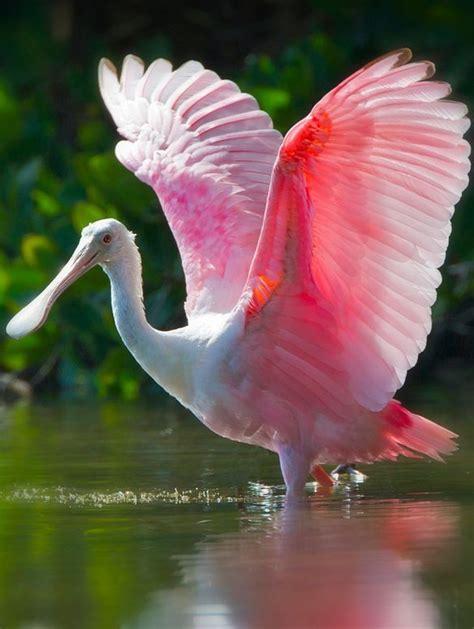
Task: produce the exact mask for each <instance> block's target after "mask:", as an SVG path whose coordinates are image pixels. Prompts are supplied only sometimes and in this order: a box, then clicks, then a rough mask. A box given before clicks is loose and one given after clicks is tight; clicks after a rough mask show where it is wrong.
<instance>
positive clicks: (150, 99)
mask: <svg viewBox="0 0 474 629" xmlns="http://www.w3.org/2000/svg"><path fill="white" fill-rule="evenodd" d="M99 83H100V89H101V93H102V97H103V99H104V102H105V104H106V105H107V107H108V109H109V111H110V113H111V114H112V117H113V119H114V121H115V123H116V124H117V127H118V130H119V132H120V134H121V135H122V136H123V137H124V138H126V141H122V142H119V144H118V145H117V149H116V154H117V157H118V159H119V160H120V161H121V162H122V163H123V164H124V165H125V166H126V167H127V168H128V169H129V170H131V171H133V172H134V173H135V174H136V176H137V177H138V178H139V179H141V180H142V181H144V182H145V183H148V184H149V185H151V186H152V187H153V189H154V190H155V192H156V193H157V194H158V197H159V199H160V202H161V205H162V207H163V210H164V212H165V215H166V217H167V219H168V222H169V224H170V226H171V229H172V231H173V234H174V236H175V238H176V241H177V244H178V247H179V250H180V254H181V258H182V262H183V268H184V272H185V275H186V287H187V292H188V299H187V302H186V312H187V314H188V316H191V315H193V314H199V313H202V312H208V311H211V312H227V311H229V310H231V309H232V307H233V306H234V305H235V304H236V302H237V301H238V299H239V297H240V295H241V293H242V289H243V286H244V284H245V280H246V278H247V276H248V271H249V267H250V263H251V261H252V257H253V255H254V253H255V247H256V244H257V240H258V235H259V233H260V229H261V225H262V219H263V212H264V208H265V201H266V197H267V193H268V187H269V183H270V177H271V172H272V168H273V165H274V162H275V159H276V156H277V154H278V148H279V146H280V144H281V135H280V133H279V132H278V131H276V130H275V129H273V128H272V121H271V119H270V117H269V116H268V115H267V114H266V113H265V112H263V111H260V109H259V108H258V104H257V102H256V100H255V99H254V98H253V97H252V96H249V95H248V94H242V93H241V92H240V90H239V88H238V87H237V85H235V83H232V82H231V81H223V80H221V79H220V78H219V77H218V76H217V74H215V73H214V72H211V71H209V70H205V69H204V68H203V67H202V65H201V64H200V63H197V62H196V61H189V62H187V63H185V64H184V65H182V66H181V67H180V68H178V69H177V70H174V71H172V67H171V64H170V63H169V61H166V60H164V59H158V60H157V61H155V62H153V63H152V64H151V65H150V66H149V68H148V70H147V71H146V72H145V73H144V64H143V61H142V60H141V59H139V58H137V57H134V56H132V55H129V56H127V57H126V58H125V60H124V63H123V67H122V73H121V77H120V81H119V80H118V78H117V72H116V69H115V67H114V66H113V65H112V64H111V63H110V61H108V60H102V61H101V63H100V66H99Z"/></svg>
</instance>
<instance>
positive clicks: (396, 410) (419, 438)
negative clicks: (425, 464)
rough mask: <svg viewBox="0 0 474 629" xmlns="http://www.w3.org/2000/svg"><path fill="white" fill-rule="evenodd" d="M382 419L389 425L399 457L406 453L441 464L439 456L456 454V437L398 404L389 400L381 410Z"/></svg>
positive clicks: (389, 431) (391, 438)
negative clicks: (421, 455) (412, 453)
mask: <svg viewBox="0 0 474 629" xmlns="http://www.w3.org/2000/svg"><path fill="white" fill-rule="evenodd" d="M383 415H384V419H385V420H386V421H387V424H388V433H389V437H390V440H391V441H392V443H393V444H394V445H396V447H397V449H398V451H399V453H400V454H404V455H405V456H407V450H408V451H414V452H417V453H420V454H425V455H426V456H429V457H431V458H432V459H435V460H436V461H441V462H442V461H443V458H442V455H448V454H451V453H452V452H454V451H455V450H457V444H456V443H455V441H454V440H455V439H456V438H457V436H458V435H457V434H456V433H454V432H451V431H450V430H448V429H447V428H443V426H440V425H439V424H435V422H432V421H430V420H429V419H426V417H422V416H421V415H416V414H415V413H411V412H410V411H409V410H408V409H406V408H404V407H403V406H402V405H401V404H400V402H397V401H396V400H392V401H391V402H390V403H389V404H388V405H387V407H386V408H385V410H384V413H383Z"/></svg>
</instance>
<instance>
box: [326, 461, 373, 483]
mask: <svg viewBox="0 0 474 629" xmlns="http://www.w3.org/2000/svg"><path fill="white" fill-rule="evenodd" d="M341 475H342V476H345V475H347V476H348V477H349V481H350V482H351V483H363V482H364V481H365V480H366V479H367V476H366V475H365V474H362V472H359V471H358V470H356V466H355V464H354V463H351V464H350V465H338V466H337V467H336V468H335V469H334V470H333V471H332V472H331V474H330V476H331V478H332V479H333V480H334V482H336V483H337V482H338V481H339V479H340V476H341Z"/></svg>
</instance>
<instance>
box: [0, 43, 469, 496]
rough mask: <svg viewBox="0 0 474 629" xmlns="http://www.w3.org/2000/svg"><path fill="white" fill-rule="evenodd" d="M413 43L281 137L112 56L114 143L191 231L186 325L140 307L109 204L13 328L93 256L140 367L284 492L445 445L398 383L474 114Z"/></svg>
mask: <svg viewBox="0 0 474 629" xmlns="http://www.w3.org/2000/svg"><path fill="white" fill-rule="evenodd" d="M410 58H411V53H410V51H409V50H407V49H403V50H398V51H395V52H392V53H390V54H388V55H386V56H384V57H382V58H380V59H378V60H376V61H374V62H373V63H371V64H369V65H367V66H365V67H364V68H362V69H361V70H359V71H358V72H356V73H355V74H353V75H352V76H350V77H349V78H348V79H346V80H345V81H343V82H342V83H341V84H340V85H338V86H337V87H336V88H335V89H333V90H332V91H331V92H329V94H327V95H326V96H325V97H324V98H323V99H322V100H321V101H320V102H319V103H318V104H316V105H315V106H314V107H313V109H312V110H311V112H310V113H309V114H308V116H306V118H304V119H303V120H301V121H300V122H298V123H297V124H296V125H295V126H294V127H293V128H292V129H291V130H290V131H289V132H288V134H287V135H286V136H285V138H284V139H282V137H281V135H280V133H279V132H278V131H276V130H275V129H273V127H272V121H271V119H270V117H269V116H268V115H267V114H266V113H264V112H263V111H261V110H260V109H259V107H258V104H257V102H256V101H255V99H254V98H252V96H250V95H248V94H243V93H241V92H240V90H239V88H238V87H237V86H236V85H235V83H232V82H231V81H224V80H221V79H220V78H219V77H218V76H217V74H215V73H214V72H211V71H210V70H206V69H204V68H203V66H202V65H201V64H200V63H197V62H195V61H189V62H188V63H185V64H184V65H182V66H181V67H180V68H178V69H177V70H174V71H173V70H172V66H171V64H170V63H169V62H168V61H165V60H164V59H158V60H157V61H155V62H153V63H152V64H151V65H150V67H149V68H148V69H147V70H146V72H144V64H143V62H142V61H141V60H140V59H138V58H137V57H135V56H131V55H129V56H127V57H126V58H125V60H124V63H123V68H122V73H121V76H120V80H119V79H118V77H117V72H116V69H115V67H114V66H113V65H112V63H110V61H108V60H103V61H101V63H100V67H99V81H100V89H101V93H102V96H103V99H104V101H105V104H106V105H107V107H108V109H109V111H110V113H111V114H112V117H113V119H114V121H115V123H116V125H117V127H118V130H119V132H120V134H121V135H122V136H123V137H124V138H125V140H124V141H121V142H119V144H118V145H117V149H116V154H117V157H118V159H119V160H120V161H121V162H122V164H124V165H125V166H126V167H127V168H128V169H130V170H131V171H133V172H134V173H135V175H136V176H137V177H138V178H139V179H140V180H141V181H144V182H145V183H147V184H149V185H150V186H152V187H153V189H154V190H155V191H156V193H157V195H158V197H159V199H160V202H161V205H162V207H163V210H164V212H165V215H166V217H167V219H168V221H169V223H170V226H171V229H172V230H173V233H174V236H175V238H176V241H177V244H178V247H179V251H180V254H181V259H182V262H183V267H184V271H185V275H186V288H187V295H188V296H187V301H186V306H185V307H186V314H187V317H188V325H186V326H185V327H183V328H180V329H178V330H172V331H167V332H162V331H158V330H155V329H154V328H153V327H152V326H151V325H150V324H149V323H148V322H147V319H146V316H145V312H144V307H143V290H142V279H141V259H140V254H139V252H138V248H137V246H136V244H135V237H134V235H133V234H132V233H130V232H129V231H128V230H127V229H126V227H124V225H122V224H121V223H119V222H118V221H116V220H113V219H105V220H101V221H97V222H95V223H93V224H91V225H89V226H87V227H86V228H85V229H84V230H83V232H82V235H81V239H80V242H79V245H78V247H77V249H76V250H75V252H74V253H73V255H72V257H71V259H70V261H69V262H68V263H67V265H66V266H65V267H64V268H63V269H62V270H61V271H60V273H59V274H58V276H57V277H56V278H55V279H54V280H53V281H52V282H51V284H50V285H49V286H48V287H47V288H46V289H45V290H44V291H43V292H42V293H41V294H40V295H39V296H38V297H37V298H36V299H35V300H34V301H33V302H32V303H30V304H29V305H28V306H27V307H26V308H24V309H23V310H22V311H20V312H19V313H18V314H17V315H16V316H15V317H14V318H13V319H12V320H11V322H10V323H9V325H8V328H7V331H8V333H9V334H10V335H11V336H13V337H17V338H18V337H21V336H23V335H25V334H27V333H28V332H31V331H33V330H35V329H37V328H38V327H39V326H41V325H42V324H43V323H44V321H45V320H46V317H47V315H48V313H49V310H50V308H51V306H52V304H53V302H54V301H55V300H56V298H57V297H58V296H59V295H60V294H61V293H62V291H63V290H64V289H65V288H66V287H67V286H69V285H70V284H71V283H72V282H73V281H74V280H75V279H77V278H78V277H79V276H81V275H83V274H84V273H85V272H86V271H87V270H88V269H90V268H92V267H93V266H95V265H97V264H99V265H100V266H101V267H102V268H103V269H104V271H105V272H106V273H107V275H108V276H109V278H110V282H111V291H112V309H113V314H114V318H115V323H116V325H117V329H118V331H119V333H120V336H121V337H122V339H123V341H124V343H125V345H126V346H127V347H128V349H129V350H130V352H131V353H132V354H133V356H134V357H135V359H136V360H137V361H138V362H139V363H140V365H141V366H142V367H143V369H145V371H147V372H148V373H149V374H150V376H151V377H152V378H154V380H156V382H158V383H159V384H160V385H161V386H162V387H164V388H165V389H166V390H167V391H168V392H169V393H170V394H171V395H173V396H175V397H176V398H177V399H178V400H179V401H180V402H181V403H182V404H183V405H184V406H185V407H187V408H188V409H190V410H191V411H192V412H193V413H194V414H195V415H196V416H197V417H198V418H199V419H200V420H201V422H202V423H203V424H205V425H206V426H207V427H208V428H210V429H211V430H213V431H214V432H216V433H218V434H219V435H222V436H223V437H227V438H229V439H234V440H236V441H242V442H246V443H250V444H255V445H259V446H262V447H264V448H267V449H269V450H271V451H273V452H276V453H277V454H278V456H279V459H280V465H281V470H282V474H283V478H284V481H285V484H286V487H287V493H288V494H299V493H301V492H302V490H303V488H304V485H305V482H306V480H307V477H308V475H309V474H310V473H311V472H312V473H313V475H314V476H316V477H317V478H319V479H320V480H323V481H328V482H330V477H329V475H327V474H326V473H325V472H324V471H323V468H321V467H320V465H321V464H323V463H331V464H334V463H355V462H372V461H378V460H382V459H396V458H397V457H398V455H400V454H403V455H406V456H416V454H417V453H418V454H423V455H427V456H430V457H432V458H434V459H437V460H441V455H445V454H448V453H450V452H452V451H453V450H454V449H455V444H454V442H453V438H454V437H456V435H455V434H454V433H452V432H450V431H449V430H446V429H445V428H443V427H441V426H439V425H437V424H435V423H433V422H431V421H429V420H428V419H425V418H424V417H421V416H419V415H416V414H414V413H411V412H410V411H408V410H407V409H405V408H403V406H401V405H400V403H399V402H397V401H395V400H393V399H392V398H393V395H394V393H395V392H396V391H397V389H399V388H400V387H401V386H402V384H403V382H404V380H405V376H406V373H407V371H408V369H410V367H412V366H413V365H414V364H415V363H416V361H417V357H418V354H419V353H420V352H421V351H422V350H423V349H424V347H425V344H426V338H427V335H428V333H429V331H430V327H431V306H432V304H433V303H434V301H435V298H436V288H437V286H438V285H439V283H440V281H441V276H440V273H439V272H438V270H437V269H438V267H439V266H440V265H441V264H442V263H443V260H444V258H445V252H446V247H447V244H448V237H449V233H450V229H451V227H450V219H451V216H452V214H453V206H454V205H455V204H456V203H457V202H458V200H459V198H460V196H461V192H462V191H463V190H464V188H465V187H466V185H467V182H468V178H467V174H468V171H469V160H468V155H469V145H468V143H467V142H466V141H465V140H463V139H462V138H463V134H464V133H465V132H466V130H467V128H468V126H469V121H468V119H467V118H466V113H467V109H466V107H465V106H464V105H463V104H460V103H457V102H452V101H449V100H444V97H445V96H447V95H448V94H449V93H450V86H449V85H448V84H447V83H442V82H438V81H429V80H428V79H430V78H431V76H432V75H433V73H434V66H433V64H432V63H430V62H428V61H421V62H417V63H409V61H410Z"/></svg>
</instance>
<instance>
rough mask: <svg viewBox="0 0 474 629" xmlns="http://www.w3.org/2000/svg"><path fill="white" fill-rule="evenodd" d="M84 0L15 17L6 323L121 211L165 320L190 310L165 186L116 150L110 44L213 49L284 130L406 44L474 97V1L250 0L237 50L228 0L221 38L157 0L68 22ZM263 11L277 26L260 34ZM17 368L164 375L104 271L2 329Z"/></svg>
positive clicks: (2, 277)
mask: <svg viewBox="0 0 474 629" xmlns="http://www.w3.org/2000/svg"><path fill="white" fill-rule="evenodd" d="M69 4H70V3H68V2H65V3H54V2H51V3H49V2H46V3H37V4H34V3H27V2H19V3H18V5H17V6H16V9H13V8H11V9H9V10H8V11H6V13H5V15H4V16H3V19H2V23H1V24H0V37H1V40H0V41H1V42H2V44H1V49H2V55H1V56H0V138H1V141H0V226H1V228H0V327H1V328H2V329H4V326H5V324H6V322H7V321H8V319H9V318H10V317H11V316H12V315H13V314H14V313H15V312H16V311H17V310H18V309H19V308H20V307H21V306H22V305H24V304H25V303H27V302H28V301H29V300H30V299H31V298H32V297H33V296H34V295H35V294H37V293H38V292H39V291H40V290H41V289H42V288H43V287H44V286H45V284H46V283H47V282H48V281H49V279H50V278H51V277H52V275H54V274H55V272H56V271H57V270H58V268H59V267H60V266H61V265H62V264H63V263H64V261H65V260H66V259H67V258H68V257H69V255H70V253H71V251H72V250H73V248H74V247H75V244H76V243H77V237H78V234H79V233H80V231H81V229H82V228H83V227H84V226H85V225H87V223H89V222H91V221H94V220H97V219H99V218H103V217H106V216H111V217H116V218H118V219H120V220H122V221H123V222H124V223H125V224H126V225H127V226H128V227H129V228H130V229H132V230H133V231H135V232H136V233H137V234H138V242H139V245H140V249H141V251H142V254H143V258H144V281H145V294H146V295H147V298H146V307H147V312H148V314H149V318H150V320H151V322H152V323H153V324H154V325H157V326H161V327H165V328H166V327H172V326H175V325H179V324H182V323H183V321H184V318H183V311H182V302H183V301H184V286H183V277H182V271H181V267H180V262H179V259H178V255H177V251H176V248H175V244H174V241H173V238H172V235H171V233H170V231H169V228H168V226H167V224H166V221H165V220H164V218H163V216H162V214H161V211H160V210H159V207H158V203H157V201H156V198H155V195H154V193H153V192H152V190H150V189H149V188H148V187H146V186H145V185H144V184H142V183H141V182H139V181H138V180H137V179H136V178H135V177H134V176H133V175H132V174H131V173H129V172H128V171H127V170H126V169H125V168H123V167H122V166H121V165H120V164H119V163H118V161H117V160H116V158H115V156H114V153H113V148H114V146H115V143H116V141H117V139H118V137H117V134H116V133H115V130H114V128H113V126H112V124H111V122H110V119H109V116H108V114H107V112H106V110H105V107H103V105H102V103H101V101H100V97H99V94H98V89H97V86H96V66H97V61H98V59H99V57H100V56H102V55H103V54H106V55H108V56H111V57H112V58H113V59H115V60H116V61H118V60H120V58H121V57H122V56H123V55H124V54H125V53H127V52H130V51H136V52H138V53H139V54H142V55H143V56H144V57H145V59H146V61H148V62H149V61H151V60H152V59H153V58H154V57H155V56H159V55H163V56H167V57H169V58H171V59H173V60H175V61H176V62H180V61H183V60H185V59H186V58H189V57H194V58H198V59H203V61H205V62H206V64H207V65H209V66H210V67H212V69H215V70H216V71H218V72H219V73H220V74H221V75H223V76H228V77H229V78H231V79H233V80H236V81H237V82H238V83H239V84H240V86H241V87H242V88H243V89H245V90H246V91H248V92H250V93H252V94H254V95H255V96H256V97H257V99H258V100H259V102H260V104H261V106H262V107H263V108H264V109H266V110H267V111H268V112H269V113H270V115H271V116H272V117H273V119H274V121H275V125H276V126H277V127H278V128H280V129H281V130H282V131H286V130H287V129H288V128H289V127H290V126H291V125H292V124H293V123H294V122H296V121H297V120H298V119H300V118H301V117H302V116H303V115H305V114H306V113H307V112H308V110H309V109H310V107H311V106H312V105H313V104H314V102H315V101H317V100H318V99H319V98H320V97H321V96H322V95H323V94H324V93H325V92H326V91H328V90H329V89H331V87H333V86H334V85H335V84H336V83H337V82H338V81H340V80H341V79H342V78H344V77H345V76H346V75H347V74H348V73H349V72H351V71H353V70H354V69H356V68H357V67H359V66H360V65H361V64H363V63H365V62H367V61H368V60H370V59H372V58H374V57H376V56H377V55H380V54H383V53H385V52H386V51H387V50H389V49H391V48H395V47H398V46H401V45H409V46H411V47H412V48H413V49H414V50H415V52H416V55H417V57H418V58H420V57H427V58H431V59H434V60H435V61H436V62H439V66H440V67H439V74H440V77H441V78H442V79H446V80H448V81H450V82H451V83H452V84H453V88H454V93H455V97H456V98H457V99H459V100H463V101H465V102H467V103H468V104H469V103H470V102H472V100H473V91H474V88H473V84H472V79H471V77H472V75H473V65H474V48H473V43H472V37H471V29H470V26H471V25H472V18H473V15H472V9H471V8H470V5H468V4H465V3H463V2H458V3H449V5H448V4H446V3H436V2H435V3H422V2H420V3H413V2H410V3H408V2H401V3H397V4H396V5H393V6H389V5H379V4H375V3H371V2H369V1H366V2H361V3H355V4H345V3H341V2H335V3H329V4H328V5H327V6H326V4H325V5H324V8H322V7H321V6H319V3H318V2H316V0H313V2H309V3H308V2H295V3H294V7H293V8H294V13H292V15H291V16H290V14H289V13H288V11H286V9H285V6H284V5H285V3H280V4H281V6H280V4H279V3H275V5H273V4H272V3H269V5H268V7H267V8H265V7H264V4H262V8H261V11H262V16H264V17H262V16H261V15H260V14H259V13H258V11H257V9H255V13H252V14H251V15H250V13H249V11H253V9H247V8H243V7H242V16H241V20H242V28H241V29H240V31H239V32H238V35H237V34H236V35H235V45H236V48H235V50H236V52H233V49H232V47H231V46H229V45H228V42H227V40H226V39H225V38H223V39H219V37H221V36H222V33H227V35H226V36H228V37H230V36H231V35H230V34H229V33H230V31H226V30H225V27H226V26H227V22H226V19H227V18H226V17H225V11H224V10H223V9H222V7H221V3H216V5H215V10H213V11H210V12H209V13H206V14H204V13H203V14H202V15H201V18H200V19H201V20H204V17H205V18H206V19H205V20H204V21H201V24H202V29H204V30H203V33H204V32H206V33H209V38H207V37H203V35H202V33H201V34H200V35H199V33H198V34H196V28H195V24H194V23H193V21H192V20H193V19H194V18H192V15H191V13H190V14H189V15H188V14H187V13H186V11H185V10H184V9H183V20H184V21H183V27H182V29H183V31H182V33H181V36H178V35H177V34H176V35H175V34H174V31H173V30H172V28H168V30H166V31H165V25H162V22H161V20H160V21H159V20H157V17H156V15H155V13H156V12H158V8H157V7H155V8H150V7H148V6H147V7H145V5H143V6H141V5H140V3H134V5H133V12H134V15H135V17H136V22H132V21H130V20H129V11H132V8H130V6H129V5H127V3H122V4H123V6H122V4H121V3H120V2H119V4H120V5H121V10H122V11H123V15H122V14H121V12H120V11H119V10H118V9H117V11H108V12H107V11H106V7H105V8H104V12H101V11H102V10H101V9H100V8H99V7H97V11H98V12H99V13H100V16H102V17H100V19H102V20H103V21H104V20H105V21H106V24H107V28H105V30H104V28H103V27H104V24H102V23H101V22H100V19H99V18H97V21H96V22H94V20H93V17H94V16H93V15H92V14H91V13H89V14H88V13H87V12H86V13H84V15H82V14H81V15H79V12H77V14H73V13H71V15H69V17H67V16H66V17H64V16H63V21H62V22H61V20H59V22H58V19H57V17H55V15H56V13H55V12H57V11H59V10H60V9H59V8H58V7H59V5H61V6H62V7H63V9H62V10H64V7H66V6H69ZM257 4H258V3H257ZM63 5H64V6H63ZM185 5H186V7H187V4H186V2H185ZM270 5H271V6H270ZM71 6H72V5H71ZM226 6H227V4H226ZM265 6H266V5H265ZM292 6H293V5H292ZM190 7H191V5H190ZM270 9H271V10H270ZM227 10H230V9H226V11H227ZM149 11H151V12H152V13H150V14H149ZM246 12H247V13H246ZM257 13H258V15H259V19H260V17H261V19H262V20H263V22H262V24H263V23H264V24H265V28H266V31H265V32H268V35H267V36H266V37H262V38H259V37H256V36H255V35H253V34H252V33H253V31H252V28H251V26H250V25H251V24H252V19H254V17H253V16H256V15H257ZM94 15H95V14H94ZM193 15H196V14H195V12H194V14H193ZM152 16H155V19H156V24H155V26H154V27H153V28H149V27H147V26H145V25H148V24H150V23H151V22H150V20H151V19H152ZM190 16H191V17H190ZM298 16H299V17H298ZM161 17H163V16H160V18H161ZM238 17H239V16H238V15H237V14H236V17H235V19H238ZM66 18H67V19H66ZM163 19H164V17H163ZM255 19H256V18H255ZM107 20H108V21H107ZM186 20H188V22H186ZM104 23H105V22H104ZM134 24H136V25H134ZM247 24H248V28H247ZM206 25H207V26H206ZM160 28H162V29H163V31H160ZM206 28H208V31H205V29H206ZM262 28H263V27H262ZM104 32H105V33H106V34H105V35H104ZM164 32H166V33H167V34H166V35H164V34H163V33H164ZM121 33H122V35H121ZM183 33H184V35H183ZM222 37H223V36H222ZM208 40H209V41H208ZM237 44H238V45H237ZM216 47H217V48H216ZM216 50H217V52H216ZM239 50H240V51H241V52H240V53H239ZM219 51H222V53H223V54H222V56H221V55H220V54H219ZM224 52H225V54H224ZM244 57H245V61H243V59H244ZM472 204H473V201H472V194H468V195H466V196H465V198H464V199H463V203H462V204H461V205H460V206H459V208H458V211H457V213H456V218H455V221H454V232H453V238H452V242H451V247H450V252H449V263H450V264H451V265H453V264H454V266H453V267H452V269H453V270H452V272H449V273H445V276H446V277H447V279H446V280H445V282H444V284H443V287H442V290H441V299H440V301H439V304H438V305H437V310H436V314H437V316H438V317H448V316H449V315H450V313H451V312H452V311H453V308H456V309H458V308H459V307H461V306H462V304H463V303H465V302H466V301H467V300H468V298H469V295H470V294H472V288H473V284H474V282H473V280H472V268H473V265H472V264H470V263H469V261H470V260H471V261H472V260H473V259H474V238H473V235H474V212H473V211H472ZM2 370H4V371H12V372H15V373H18V374H19V375H22V376H24V377H26V378H28V379H30V378H33V381H34V382H36V383H37V384H43V385H44V386H46V385H48V386H49V387H50V388H57V387H59V388H60V389H62V390H65V391H70V392H71V391H72V392H77V391H80V392H83V393H87V394H91V393H97V394H100V395H111V394H114V395H121V396H123V397H126V398H134V397H137V396H138V395H139V394H140V392H141V391H143V389H144V387H150V384H149V380H148V379H147V378H146V376H144V374H143V373H142V372H141V370H140V368H139V367H138V366H137V365H136V364H135V362H134V361H133V359H132V358H131V357H130V356H129V355H128V354H127V352H126V350H125V349H124V348H123V346H122V345H121V343H120V341H119V339H118V335H117V333H116V331H115V329H114V326H113V322H112V319H111V313H110V304H109V288H108V284H107V280H106V278H105V276H104V275H103V274H101V273H100V272H99V271H94V272H91V273H89V274H87V275H86V276H85V277H84V278H82V279H81V280H80V282H78V283H77V284H76V285H75V286H73V287H72V288H71V289H70V290H68V291H67V292H66V294H65V295H64V296H63V297H62V298H61V300H60V302H59V303H58V304H57V306H56V307H55V308H54V310H53V313H52V315H51V318H50V321H49V322H48V324H47V326H45V328H43V329H42V330H40V331H39V332H38V333H36V334H35V335H34V336H31V337H28V338H25V339H23V340H21V341H18V342H17V341H11V340H9V339H7V338H6V337H5V335H3V334H2V335H0V371H2Z"/></svg>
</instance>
